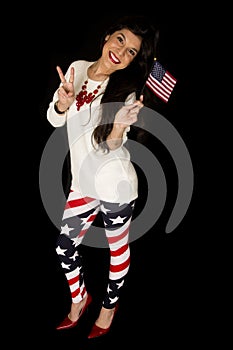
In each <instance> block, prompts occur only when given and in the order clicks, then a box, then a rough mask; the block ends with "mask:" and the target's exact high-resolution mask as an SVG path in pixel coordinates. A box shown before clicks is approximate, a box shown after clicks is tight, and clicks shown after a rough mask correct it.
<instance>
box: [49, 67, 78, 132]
mask: <svg viewBox="0 0 233 350" xmlns="http://www.w3.org/2000/svg"><path fill="white" fill-rule="evenodd" d="M56 68H57V72H58V74H59V77H60V80H61V82H60V86H59V88H58V89H57V90H56V91H55V93H54V95H53V99H52V101H51V102H50V104H49V107H48V110H47V119H48V121H49V122H50V123H51V124H52V125H53V126H54V127H60V126H63V125H64V124H65V122H66V117H67V112H68V110H69V107H70V106H71V104H72V103H73V101H74V97H75V93H74V67H72V66H70V67H69V68H68V70H67V73H66V75H65V76H64V74H63V72H62V70H61V68H60V67H59V66H57V67H56Z"/></svg>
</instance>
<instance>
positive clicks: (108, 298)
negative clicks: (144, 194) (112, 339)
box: [56, 190, 135, 308]
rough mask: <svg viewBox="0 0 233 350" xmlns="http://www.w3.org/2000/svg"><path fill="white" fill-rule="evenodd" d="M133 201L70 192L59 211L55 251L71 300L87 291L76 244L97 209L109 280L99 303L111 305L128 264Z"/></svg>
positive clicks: (75, 299)
mask: <svg viewBox="0 0 233 350" xmlns="http://www.w3.org/2000/svg"><path fill="white" fill-rule="evenodd" d="M134 204H135V201H132V202H130V203H128V204H122V205H119V204H118V203H108V202H104V201H100V200H97V199H94V198H90V197H84V198H82V196H81V195H80V193H79V192H77V191H72V190H71V191H70V193H69V196H68V199H67V202H66V205H65V209H64V213H63V218H62V225H61V231H60V234H59V237H58V240H57V247H56V252H57V254H58V256H59V259H60V261H61V266H62V269H63V270H64V272H65V276H66V278H67V281H68V284H69V288H70V292H71V298H72V301H73V302H74V303H78V302H80V301H81V300H82V299H83V298H84V297H85V296H86V294H87V291H86V286H85V282H84V276H83V267H82V258H81V256H80V255H79V253H78V246H79V245H80V244H81V243H82V240H83V238H84V236H85V233H86V232H87V230H88V228H89V227H90V226H91V224H92V223H93V221H94V219H95V218H96V215H97V214H98V212H99V211H100V212H101V214H102V217H103V222H104V227H105V234H106V238H107V240H108V244H109V251H110V266H109V280H108V285H107V289H106V295H105V297H104V298H103V306H104V307H106V308H113V307H115V305H116V302H117V301H118V299H119V292H120V289H121V287H122V286H123V284H124V277H125V276H126V274H127V272H128V270H129V265H130V249H129V243H128V238H129V227H130V223H131V219H132V213H133V208H134Z"/></svg>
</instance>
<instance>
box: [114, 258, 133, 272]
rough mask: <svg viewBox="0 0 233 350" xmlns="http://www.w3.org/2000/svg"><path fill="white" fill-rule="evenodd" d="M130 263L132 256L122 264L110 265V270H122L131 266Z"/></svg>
mask: <svg viewBox="0 0 233 350" xmlns="http://www.w3.org/2000/svg"><path fill="white" fill-rule="evenodd" d="M129 263H130V257H129V258H128V259H127V260H125V261H124V262H123V263H122V264H118V265H110V271H111V272H120V271H122V270H124V269H126V268H127V267H128V266H129Z"/></svg>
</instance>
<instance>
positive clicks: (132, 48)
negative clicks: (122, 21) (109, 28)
mask: <svg viewBox="0 0 233 350" xmlns="http://www.w3.org/2000/svg"><path fill="white" fill-rule="evenodd" d="M119 34H120V35H122V36H123V38H124V39H125V40H126V37H125V35H124V34H123V33H121V32H119ZM131 50H134V51H136V53H138V50H137V49H135V47H131Z"/></svg>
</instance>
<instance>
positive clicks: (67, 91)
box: [56, 66, 75, 110]
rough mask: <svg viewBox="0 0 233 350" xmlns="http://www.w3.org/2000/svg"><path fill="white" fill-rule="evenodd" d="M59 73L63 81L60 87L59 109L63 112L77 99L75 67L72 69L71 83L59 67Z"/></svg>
mask: <svg viewBox="0 0 233 350" xmlns="http://www.w3.org/2000/svg"><path fill="white" fill-rule="evenodd" d="M56 69H57V72H58V74H59V77H60V80H61V86H60V87H59V89H58V91H57V93H58V98H59V100H58V103H59V105H58V108H59V109H60V108H61V110H66V109H68V108H69V107H70V105H71V104H72V103H73V101H74V98H75V93H74V67H71V69H70V77H69V81H67V80H66V78H65V76H64V74H63V72H62V70H61V68H60V67H59V66H57V67H56Z"/></svg>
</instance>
